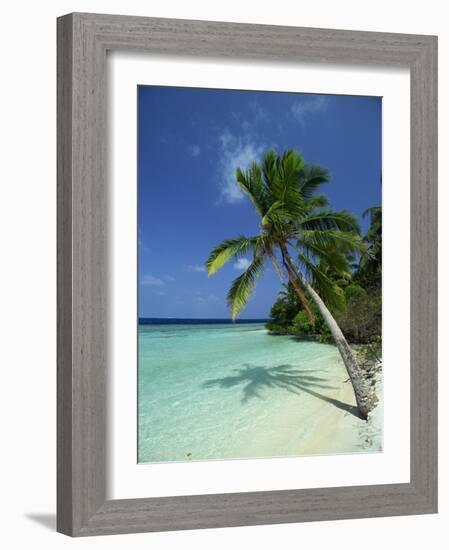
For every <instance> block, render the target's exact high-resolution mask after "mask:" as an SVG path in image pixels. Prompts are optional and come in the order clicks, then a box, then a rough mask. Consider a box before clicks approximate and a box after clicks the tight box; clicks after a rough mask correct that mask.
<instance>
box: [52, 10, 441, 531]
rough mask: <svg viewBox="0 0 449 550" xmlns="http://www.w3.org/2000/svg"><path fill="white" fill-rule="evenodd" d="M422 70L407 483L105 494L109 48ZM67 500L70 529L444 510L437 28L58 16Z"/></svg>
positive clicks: (414, 163) (62, 423)
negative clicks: (440, 482)
mask: <svg viewBox="0 0 449 550" xmlns="http://www.w3.org/2000/svg"><path fill="white" fill-rule="evenodd" d="M124 49H125V50H135V51H137V52H150V53H158V54H161V53H164V54H175V55H180V54H183V55H191V56H209V57H210V56H214V57H221V58H236V57H237V58H238V57H240V58H254V59H263V60H278V61H285V60H288V61H313V62H326V63H340V64H341V63H357V64H367V65H373V64H374V65H376V64H377V65H390V66H402V67H403V66H405V67H408V68H409V69H410V74H411V89H410V93H411V155H410V158H411V266H410V268H411V296H410V299H411V365H410V368H411V410H410V422H411V434H410V435H411V449H410V456H411V465H410V467H411V470H410V471H411V475H410V483H401V484H386V485H369V486H350V487H335V488H324V489H323V488H317V489H301V490H281V491H262V492H249V493H248V492H242V493H231V494H211V495H192V496H173V497H163V498H142V499H128V500H112V501H111V500H107V499H106V391H105V387H106V375H107V365H108V355H107V330H106V326H107V284H106V283H105V282H106V281H107V240H108V234H107V227H108V224H107V208H106V204H107V186H106V161H105V157H106V146H105V143H106V139H105V134H106V124H105V122H106V101H105V96H106V79H105V66H106V52H107V51H108V50H124ZM57 448H58V490H57V495H58V504H57V529H58V531H60V532H61V533H65V534H68V535H71V536H83V535H101V534H115V533H133V532H142V531H164V530H179V529H196V528H213V527H229V526H238V525H261V524H268V523H288V522H302V521H317V520H333V519H345V518H364V517H375V516H394V515H405V514H425V513H433V512H436V511H437V38H436V37H434V36H421V35H405V34H389V33H373V32H356V31H344V30H328V29H310V28H296V27H279V26H266V25H248V24H235V23H215V22H208V21H186V20H172V19H153V18H143V17H128V16H126V17H125V16H117V15H98V14H82V13H74V14H70V15H66V16H63V17H61V18H59V19H58V447H57Z"/></svg>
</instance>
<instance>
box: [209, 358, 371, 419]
mask: <svg viewBox="0 0 449 550" xmlns="http://www.w3.org/2000/svg"><path fill="white" fill-rule="evenodd" d="M234 371H235V372H236V374H234V375H230V376H225V377H223V378H214V379H211V380H206V382H204V383H203V387H204V388H213V387H218V388H223V389H227V388H232V387H235V386H239V385H243V397H242V403H247V402H248V401H249V400H250V399H252V398H259V399H263V396H262V393H263V392H265V391H266V390H268V389H273V388H280V389H283V390H286V391H288V392H291V393H295V394H297V395H300V394H301V393H302V392H305V393H308V394H309V395H312V396H313V397H316V398H317V399H321V400H322V401H325V402H326V403H330V404H331V405H334V406H335V407H337V408H338V409H341V410H343V411H345V412H348V413H350V414H352V415H354V416H356V417H357V418H361V417H360V414H359V411H358V409H357V407H355V406H353V405H349V404H348V403H343V402H342V401H339V400H338V399H334V398H333V397H328V396H327V395H323V394H322V393H319V392H318V391H316V390H334V389H337V388H335V386H329V385H328V381H327V380H326V379H325V378H322V377H320V376H316V372H315V374H308V373H311V372H314V371H311V370H306V371H304V370H299V369H295V368H294V367H293V366H292V365H278V366H276V367H264V366H258V365H250V364H244V365H242V367H240V368H237V369H234Z"/></svg>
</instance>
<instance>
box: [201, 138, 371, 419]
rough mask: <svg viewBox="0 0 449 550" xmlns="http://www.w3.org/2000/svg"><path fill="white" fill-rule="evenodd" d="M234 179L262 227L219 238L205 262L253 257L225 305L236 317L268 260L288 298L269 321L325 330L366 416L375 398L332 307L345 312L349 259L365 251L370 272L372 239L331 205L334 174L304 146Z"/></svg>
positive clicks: (215, 265) (269, 157)
mask: <svg viewBox="0 0 449 550" xmlns="http://www.w3.org/2000/svg"><path fill="white" fill-rule="evenodd" d="M236 179H237V183H238V185H239V186H240V189H241V190H242V191H243V192H244V193H245V194H246V195H247V196H248V198H249V200H250V201H251V202H252V205H253V206H254V209H255V211H256V213H257V215H258V217H259V222H260V231H259V233H258V234H257V235H254V236H244V235H240V236H237V237H235V238H231V239H226V240H224V241H223V242H221V243H220V244H218V245H217V246H216V247H215V248H214V249H213V250H212V251H211V253H210V256H209V258H208V260H207V262H206V267H207V271H208V274H209V275H213V274H214V273H216V272H217V271H218V270H219V269H220V268H222V267H223V266H224V265H225V264H226V263H227V262H229V261H230V260H232V259H235V258H239V257H243V256H247V255H251V258H252V260H251V263H250V264H249V266H248V268H247V269H246V270H245V271H244V272H243V273H242V274H241V275H239V276H238V277H237V278H236V279H235V280H234V281H233V283H232V284H231V287H230V289H229V292H228V297H227V298H228V305H229V308H230V311H231V316H232V318H233V319H235V318H236V317H237V316H238V314H239V313H240V312H241V310H242V309H243V308H244V307H245V305H246V303H247V301H248V299H249V298H250V296H251V293H252V291H253V289H254V287H255V285H256V282H257V281H258V279H259V278H260V277H261V275H262V274H263V271H264V269H265V268H266V266H267V265H271V266H272V267H273V268H274V270H275V271H276V273H277V274H278V276H279V278H280V280H281V282H282V283H283V284H284V285H286V286H285V287H284V293H286V294H287V298H286V302H285V304H284V303H282V304H281V303H277V304H275V305H274V306H273V308H274V313H275V315H274V316H273V317H272V322H274V321H275V320H277V319H278V317H279V319H280V318H281V317H282V318H283V319H284V321H285V323H287V321H290V320H291V316H292V315H293V312H295V314H294V317H293V324H295V326H296V327H297V330H298V332H299V333H300V334H303V333H304V334H306V333H307V334H312V333H315V332H316V331H317V330H318V328H319V334H321V335H323V334H324V332H326V331H327V336H328V337H329V338H332V340H333V341H334V343H335V344H336V346H337V347H338V350H339V352H340V355H341V357H342V359H343V362H344V364H345V367H346V370H347V372H348V375H349V379H350V380H351V383H352V386H353V389H354V394H355V398H356V402H357V407H358V411H359V414H360V416H361V418H365V419H366V418H367V416H368V414H369V412H370V411H371V410H372V408H373V407H374V406H375V403H376V397H375V395H374V394H373V393H372V390H371V388H370V386H369V384H368V383H367V380H366V379H365V377H364V375H363V372H362V369H361V368H360V365H359V363H358V361H357V358H356V356H355V355H354V353H353V351H352V350H351V348H350V346H349V344H348V341H347V339H346V338H345V336H344V333H343V331H342V329H341V327H340V326H339V324H338V321H337V319H336V317H335V312H343V311H347V305H348V302H347V296H346V294H345V287H344V285H343V284H342V282H341V281H348V282H349V281H351V280H352V277H353V276H352V273H351V269H352V263H353V262H354V261H355V260H356V259H357V258H358V257H364V256H366V258H367V260H366V261H365V263H366V265H365V267H364V269H366V270H367V272H368V271H370V273H371V271H373V270H374V267H375V266H374V261H372V260H373V258H372V256H374V255H375V250H372V251H371V252H370V245H371V243H368V242H367V240H366V239H363V238H362V237H361V235H360V227H359V224H358V221H357V219H356V217H355V216H354V215H352V214H350V213H349V212H347V211H346V210H341V211H334V210H332V208H331V207H330V205H329V203H328V200H327V198H326V197H325V196H324V195H323V194H321V193H319V192H318V191H319V188H320V187H321V186H322V185H323V184H325V183H327V182H329V180H330V175H329V173H328V171H327V170H326V169H324V168H322V167H320V166H315V165H309V164H307V163H306V162H305V160H304V158H303V156H302V155H301V154H300V153H299V152H296V151H294V150H292V149H289V150H287V151H285V152H284V153H283V154H282V155H279V154H278V153H276V152H275V151H274V150H269V151H268V152H267V153H266V154H265V155H264V157H263V158H262V160H261V161H260V162H256V161H255V162H253V163H252V165H251V166H250V167H249V169H247V170H242V169H240V168H239V169H237V172H236ZM371 215H372V217H373V216H374V217H375V216H376V214H375V213H372V214H371ZM346 286H349V285H346ZM276 311H277V312H278V313H276ZM272 314H273V310H272ZM284 321H283V322H284ZM288 324H289V323H287V324H286V325H285V326H287V325H288ZM324 327H325V328H324Z"/></svg>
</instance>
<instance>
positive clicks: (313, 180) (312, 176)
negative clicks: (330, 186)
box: [300, 165, 330, 200]
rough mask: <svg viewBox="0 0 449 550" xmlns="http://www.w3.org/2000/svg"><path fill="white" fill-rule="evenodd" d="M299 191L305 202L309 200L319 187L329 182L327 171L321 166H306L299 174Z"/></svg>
mask: <svg viewBox="0 0 449 550" xmlns="http://www.w3.org/2000/svg"><path fill="white" fill-rule="evenodd" d="M301 176H302V177H301V180H302V181H301V184H300V190H301V193H302V196H303V197H304V199H305V200H310V199H311V198H312V197H313V196H314V194H315V192H316V191H317V189H318V187H320V185H323V184H324V183H328V182H329V180H330V174H329V171H328V170H326V169H325V168H322V167H321V166H315V165H312V166H306V167H305V168H304V170H303V172H302V174H301Z"/></svg>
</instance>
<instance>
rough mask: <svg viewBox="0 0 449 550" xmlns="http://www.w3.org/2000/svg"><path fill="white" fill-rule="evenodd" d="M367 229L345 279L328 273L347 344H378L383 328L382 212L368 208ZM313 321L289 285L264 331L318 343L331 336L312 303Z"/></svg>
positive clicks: (334, 311)
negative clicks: (338, 297) (336, 294)
mask: <svg viewBox="0 0 449 550" xmlns="http://www.w3.org/2000/svg"><path fill="white" fill-rule="evenodd" d="M365 215H366V216H370V227H369V229H368V231H367V233H366V235H365V236H364V238H363V240H364V242H365V244H366V251H365V252H364V253H363V254H361V255H360V258H359V261H358V263H357V264H355V265H353V271H352V273H350V274H347V276H346V277H342V276H341V275H340V276H337V275H336V274H334V275H331V274H328V276H329V277H331V278H332V280H333V281H334V283H335V284H336V285H337V286H338V288H339V289H340V290H341V295H342V296H343V300H342V301H341V302H340V303H339V304H334V305H333V306H330V309H331V311H332V314H333V315H334V317H335V319H336V321H337V322H338V324H339V326H340V328H341V329H342V331H343V333H344V335H345V337H346V338H347V340H348V341H349V342H353V343H360V344H367V343H379V342H380V340H381V325H382V209H381V208H380V207H373V208H370V209H369V210H367V211H366V212H365ZM312 310H313V313H314V317H315V321H314V322H312V321H310V319H309V317H308V315H307V313H306V311H305V310H304V307H303V305H302V303H301V302H300V300H299V299H298V296H297V294H296V292H295V291H294V289H293V287H292V285H291V284H290V283H289V284H288V285H284V289H283V290H282V291H281V292H280V293H279V296H278V299H277V300H276V302H275V303H274V304H273V306H272V308H271V311H270V320H269V321H268V323H267V328H268V329H269V331H270V332H271V333H273V334H290V335H293V336H297V337H301V338H307V337H309V338H310V337H313V338H317V339H318V340H320V341H323V342H327V341H329V340H330V333H329V329H328V327H327V325H326V324H325V323H324V321H323V318H322V317H321V315H320V313H319V312H318V309H317V308H316V307H315V306H314V305H313V304H312Z"/></svg>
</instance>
